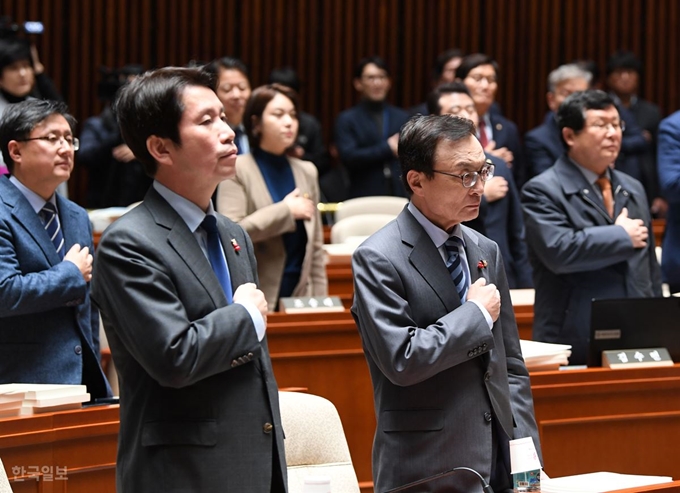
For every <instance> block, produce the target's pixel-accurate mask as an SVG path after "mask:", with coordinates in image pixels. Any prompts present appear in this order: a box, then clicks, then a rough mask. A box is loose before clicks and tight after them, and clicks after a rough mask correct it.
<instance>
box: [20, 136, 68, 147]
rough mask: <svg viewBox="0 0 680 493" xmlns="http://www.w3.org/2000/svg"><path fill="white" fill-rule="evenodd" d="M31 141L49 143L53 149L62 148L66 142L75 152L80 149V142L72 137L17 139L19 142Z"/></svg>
mask: <svg viewBox="0 0 680 493" xmlns="http://www.w3.org/2000/svg"><path fill="white" fill-rule="evenodd" d="M31 140H42V141H44V142H47V143H48V144H51V145H52V147H61V146H62V145H63V143H64V142H66V144H67V145H68V146H69V147H70V148H71V149H73V150H74V151H77V150H78V149H80V140H78V139H77V138H76V137H70V136H63V135H61V136H57V135H45V136H44V137H31V138H29V139H21V140H19V139H17V142H29V141H31Z"/></svg>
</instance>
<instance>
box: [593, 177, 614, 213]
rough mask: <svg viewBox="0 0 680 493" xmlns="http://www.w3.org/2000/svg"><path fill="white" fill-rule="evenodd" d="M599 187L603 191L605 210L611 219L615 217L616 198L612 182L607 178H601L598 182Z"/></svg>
mask: <svg viewBox="0 0 680 493" xmlns="http://www.w3.org/2000/svg"><path fill="white" fill-rule="evenodd" d="M596 183H597V186H598V187H600V190H602V200H603V201H604V208H605V209H607V213H608V214H609V217H612V218H613V217H614V196H613V195H612V182H611V181H609V178H607V177H606V176H600V177H599V178H598V179H597V181H596Z"/></svg>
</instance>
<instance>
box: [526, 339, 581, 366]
mask: <svg viewBox="0 0 680 493" xmlns="http://www.w3.org/2000/svg"><path fill="white" fill-rule="evenodd" d="M519 343H520V346H521V347H522V356H524V363H525V364H526V366H527V369H528V370H529V371H545V370H557V369H558V368H559V367H560V366H563V365H568V364H569V356H571V346H569V345H567V344H550V343H548V342H537V341H525V340H521V341H519Z"/></svg>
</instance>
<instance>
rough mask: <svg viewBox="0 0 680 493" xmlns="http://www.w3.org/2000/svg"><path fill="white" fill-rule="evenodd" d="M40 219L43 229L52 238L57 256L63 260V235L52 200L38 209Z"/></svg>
mask: <svg viewBox="0 0 680 493" xmlns="http://www.w3.org/2000/svg"><path fill="white" fill-rule="evenodd" d="M39 215H40V219H41V220H42V222H43V224H44V225H45V231H47V234H48V235H49V237H50V240H52V243H53V244H54V248H56V249H57V254H58V255H59V258H60V259H62V260H64V235H63V233H62V232H61V224H59V215H58V214H57V209H56V207H55V206H54V204H53V203H52V202H47V203H46V204H45V206H44V207H43V208H42V209H41V210H40V213H39Z"/></svg>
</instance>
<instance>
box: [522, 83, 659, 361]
mask: <svg viewBox="0 0 680 493" xmlns="http://www.w3.org/2000/svg"><path fill="white" fill-rule="evenodd" d="M557 125H558V127H559V128H560V132H561V134H562V139H563V140H564V142H565V143H566V145H567V148H568V151H567V152H566V154H563V155H562V156H561V157H560V158H559V159H558V160H557V161H556V162H555V165H554V166H552V167H551V168H549V169H548V170H547V171H544V172H543V173H542V174H541V175H539V176H537V177H535V178H534V179H532V180H530V181H529V182H528V183H527V184H526V185H525V186H524V189H523V190H522V207H523V209H524V217H525V223H526V228H527V243H528V245H529V260H530V261H531V263H532V265H533V268H534V285H535V286H536V300H535V302H534V327H533V337H534V339H535V340H537V341H545V342H554V343H561V344H571V345H572V354H571V357H570V358H569V362H570V363H571V364H574V365H582V364H585V363H586V360H587V353H588V343H589V339H590V333H589V328H590V306H591V303H592V300H593V299H594V298H645V297H651V296H661V273H660V269H659V264H658V262H657V260H656V255H655V253H654V235H650V234H649V230H650V228H651V221H652V219H651V216H650V212H649V207H648V205H647V196H646V195H645V191H644V189H643V188H642V184H641V183H640V182H639V181H637V180H636V179H635V178H632V177H631V176H629V175H627V174H625V173H622V172H621V171H618V170H616V169H614V162H615V161H616V158H617V157H618V155H619V151H620V149H621V140H622V134H623V129H624V128H625V124H624V122H623V120H622V119H621V116H620V115H619V111H618V109H617V108H616V106H615V105H614V100H613V99H612V98H611V97H610V96H609V95H607V94H606V93H604V92H602V91H581V92H575V93H573V94H571V95H570V96H569V97H567V98H566V99H565V100H564V102H563V103H562V104H561V105H560V107H559V109H558V110H557Z"/></svg>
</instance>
